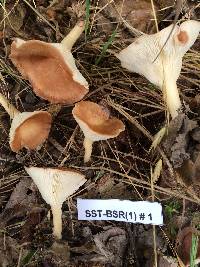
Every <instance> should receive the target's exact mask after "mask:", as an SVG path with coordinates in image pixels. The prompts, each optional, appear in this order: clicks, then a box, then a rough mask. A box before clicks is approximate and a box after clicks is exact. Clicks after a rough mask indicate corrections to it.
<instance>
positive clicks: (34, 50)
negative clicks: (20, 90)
mask: <svg viewBox="0 0 200 267" xmlns="http://www.w3.org/2000/svg"><path fill="white" fill-rule="evenodd" d="M10 58H11V60H12V62H13V64H14V65H15V66H16V67H17V68H18V70H19V71H20V72H21V74H22V75H23V76H24V78H26V79H28V80H29V81H30V83H31V84H32V86H33V90H34V92H35V93H36V95H38V96H40V97H41V98H43V99H46V100H48V101H49V102H51V103H66V104H73V103H75V102H77V101H80V100H81V99H82V98H83V97H84V95H85V94H87V92H88V83H87V81H86V80H85V78H84V77H83V76H82V74H81V73H80V72H79V70H78V69H77V67H76V65H75V61H74V58H73V56H72V53H71V51H70V50H67V49H66V48H65V46H64V44H62V43H53V44H49V43H45V42H42V41H37V40H30V41H26V42H25V41H23V40H21V39H19V38H17V39H15V41H14V42H13V43H12V45H11V54H10Z"/></svg>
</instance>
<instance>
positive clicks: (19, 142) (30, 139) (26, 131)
mask: <svg viewBox="0 0 200 267" xmlns="http://www.w3.org/2000/svg"><path fill="white" fill-rule="evenodd" d="M51 121H52V117H51V115H50V114H49V113H48V112H46V111H35V112H22V113H19V114H17V115H16V116H15V117H14V119H13V121H12V124H11V128H10V141H9V143H10V147H11V149H12V151H14V152H18V151H19V150H20V149H21V148H23V147H25V148H28V149H36V148H37V147H38V146H39V145H41V144H42V143H43V142H44V141H45V140H46V139H47V137H48V135H49V131H50V128H51Z"/></svg>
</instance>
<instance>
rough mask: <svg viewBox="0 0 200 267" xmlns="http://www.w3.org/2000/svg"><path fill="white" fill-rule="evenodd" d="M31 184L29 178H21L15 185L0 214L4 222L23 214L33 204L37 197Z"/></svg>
mask: <svg viewBox="0 0 200 267" xmlns="http://www.w3.org/2000/svg"><path fill="white" fill-rule="evenodd" d="M31 185H32V181H31V179H29V178H23V179H22V180H21V181H20V182H19V183H18V184H17V185H16V187H15V189H14V190H13V192H12V194H11V196H10V199H9V200H8V202H7V204H6V206H5V209H4V211H3V213H2V214H1V218H2V219H3V223H4V224H6V223H7V222H8V221H9V220H11V219H12V218H14V217H19V216H20V217H21V216H25V215H26V212H27V211H29V210H31V208H32V207H33V206H34V205H35V203H36V201H37V199H36V194H35V192H34V190H33V188H31Z"/></svg>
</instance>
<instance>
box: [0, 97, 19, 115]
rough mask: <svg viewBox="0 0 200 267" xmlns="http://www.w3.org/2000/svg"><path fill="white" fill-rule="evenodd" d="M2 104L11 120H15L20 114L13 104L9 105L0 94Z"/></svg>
mask: <svg viewBox="0 0 200 267" xmlns="http://www.w3.org/2000/svg"><path fill="white" fill-rule="evenodd" d="M0 104H1V105H2V106H3V108H4V109H5V110H6V112H7V113H8V114H9V116H10V118H11V119H13V118H14V116H15V115H17V114H19V113H20V112H19V111H18V110H17V109H16V108H15V107H14V106H13V105H12V104H11V103H9V101H8V99H7V98H6V97H5V96H4V95H2V94H0Z"/></svg>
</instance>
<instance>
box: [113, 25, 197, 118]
mask: <svg viewBox="0 0 200 267" xmlns="http://www.w3.org/2000/svg"><path fill="white" fill-rule="evenodd" d="M172 27H173V25H170V26H169V27H167V28H165V29H163V30H161V31H160V32H158V33H156V34H152V35H147V34H145V35H142V36H140V37H139V38H137V39H136V40H135V41H134V42H133V43H132V44H131V45H129V46H128V47H127V48H125V49H123V50H122V51H121V52H120V53H119V54H118V55H116V56H117V58H118V59H119V60H120V61H121V64H122V67H124V68H126V69H128V70H129V71H132V72H136V73H139V74H141V75H143V76H145V77H146V78H147V79H148V80H149V81H150V82H152V83H153V84H155V85H156V86H159V87H160V88H161V89H162V90H163V94H164V96H165V100H166V104H167V107H168V110H169V112H170V114H171V116H172V118H175V117H176V116H177V115H178V110H179V109H180V108H181V101H180V98H179V92H178V89H177V85H176V81H177V79H178V77H179V75H180V72H181V67H182V57H183V56H184V54H185V53H186V52H187V51H188V49H189V48H190V47H191V46H192V45H193V44H194V42H195V40H196V38H197V37H198V34H199V31H200V22H198V21H194V20H188V21H185V22H183V23H182V24H181V25H180V26H175V28H174V30H173V32H172V34H171V36H170V38H169V40H168V41H167V43H166V45H165V46H164V48H163V50H162V53H161V54H160V56H159V57H157V55H158V54H159V51H160V49H161V48H162V47H163V44H164V43H165V41H166V39H167V38H168V36H169V34H170V32H171V30H172Z"/></svg>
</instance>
